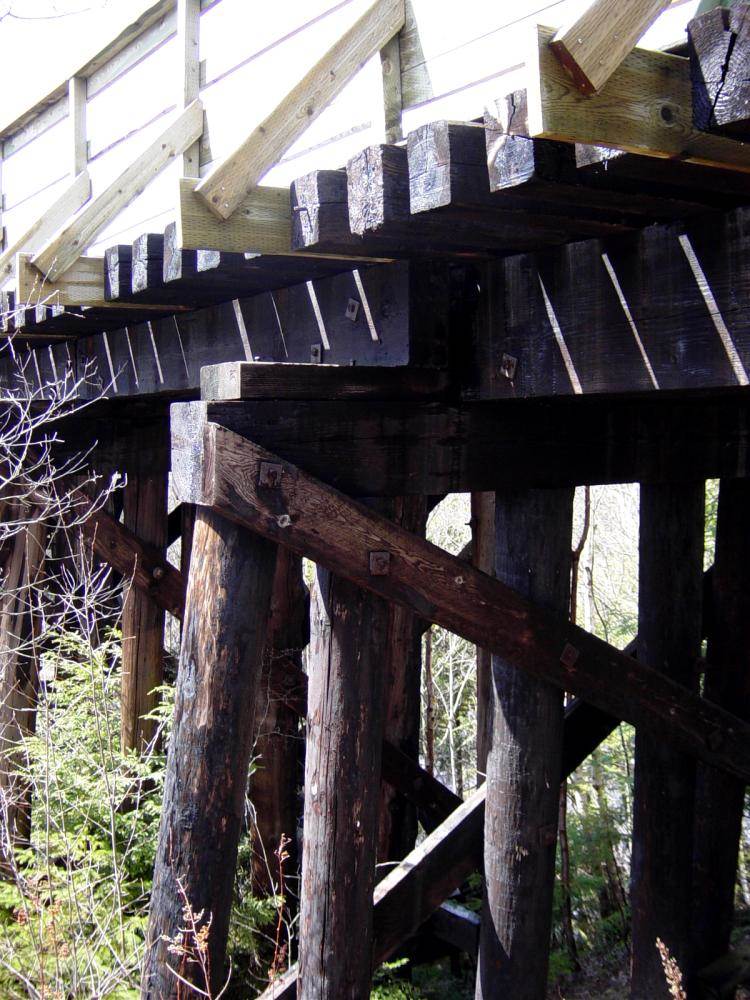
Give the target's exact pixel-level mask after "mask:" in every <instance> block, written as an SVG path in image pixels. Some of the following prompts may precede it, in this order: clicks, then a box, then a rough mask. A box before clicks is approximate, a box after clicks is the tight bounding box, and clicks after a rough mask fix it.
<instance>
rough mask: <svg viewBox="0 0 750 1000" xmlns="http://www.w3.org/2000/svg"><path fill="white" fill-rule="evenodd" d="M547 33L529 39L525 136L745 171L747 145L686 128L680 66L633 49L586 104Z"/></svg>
mask: <svg viewBox="0 0 750 1000" xmlns="http://www.w3.org/2000/svg"><path fill="white" fill-rule="evenodd" d="M554 34H555V32H554V29H553V28H547V27H536V28H535V29H534V31H533V32H532V35H531V44H530V49H529V51H528V52H527V59H526V67H527V72H528V79H527V98H528V110H529V135H530V136H532V137H534V138H543V139H559V140H561V141H563V142H580V143H586V144H589V145H593V146H611V147H614V148H615V149H624V150H627V151H629V152H633V153H641V154H643V155H645V156H657V157H678V158H680V159H682V160H687V161H689V162H691V163H701V164H705V165H706V166H712V167H731V168H732V169H734V170H742V171H745V172H748V171H750V148H749V147H748V146H746V145H744V144H742V143H739V142H734V141H733V140H731V139H726V138H724V137H722V136H714V135H709V134H707V133H705V132H699V131H698V130H696V129H695V128H694V126H693V120H692V114H691V107H692V99H691V87H690V63H689V60H688V59H685V58H682V57H680V56H673V55H669V54H667V53H664V52H656V51H651V50H648V49H634V50H633V51H632V52H631V53H630V54H629V55H628V56H627V57H626V58H625V59H624V60H623V62H622V63H621V65H620V66H619V67H618V68H617V70H616V71H615V72H614V73H613V74H612V76H611V77H610V79H609V80H608V82H607V85H606V87H604V89H603V90H602V91H600V92H599V93H597V94H593V95H592V96H590V97H586V96H584V95H582V94H581V93H580V92H579V91H578V90H577V89H576V88H575V86H574V85H573V82H572V80H571V79H570V77H569V76H568V74H567V73H566V72H565V70H564V69H563V68H562V66H561V65H560V62H559V61H558V59H557V58H556V57H555V54H554V52H553V51H552V49H551V48H550V47H549V42H550V41H551V40H552V38H553V37H554Z"/></svg>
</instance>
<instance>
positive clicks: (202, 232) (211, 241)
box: [176, 177, 292, 254]
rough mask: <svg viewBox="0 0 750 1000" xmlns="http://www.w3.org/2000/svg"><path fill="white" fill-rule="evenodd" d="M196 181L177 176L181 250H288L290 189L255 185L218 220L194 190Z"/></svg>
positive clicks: (178, 234)
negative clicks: (229, 213) (229, 215)
mask: <svg viewBox="0 0 750 1000" xmlns="http://www.w3.org/2000/svg"><path fill="white" fill-rule="evenodd" d="M197 183H198V182H197V181H196V180H194V179H192V178H186V177H183V178H181V179H180V187H179V197H178V208H177V237H176V241H177V245H178V246H179V247H180V248H181V249H183V250H220V251H224V252H227V253H263V254H288V253H290V251H291V246H292V213H291V208H290V204H289V190H288V189H287V188H279V187H258V188H255V190H254V191H252V192H251V193H250V194H247V195H245V196H244V198H243V199H242V201H241V202H240V203H239V204H238V206H237V211H236V212H235V213H234V215H233V217H232V218H231V219H230V220H229V221H227V222H224V221H223V220H222V221H219V220H218V219H217V217H216V215H215V214H214V213H212V212H211V211H209V208H208V205H207V202H206V201H205V199H203V198H201V197H199V196H198V194H196V186H197Z"/></svg>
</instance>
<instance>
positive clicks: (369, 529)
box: [180, 423, 750, 781]
mask: <svg viewBox="0 0 750 1000" xmlns="http://www.w3.org/2000/svg"><path fill="white" fill-rule="evenodd" d="M196 444H197V445H198V446H199V449H202V452H203V455H202V459H203V461H202V471H201V478H202V485H201V495H200V496H199V497H198V502H199V503H202V504H205V505H207V506H210V507H212V508H213V509H214V510H216V511H218V512H219V513H221V514H223V515H224V516H225V517H227V518H228V519H230V520H232V521H235V522H237V523H239V524H242V525H244V526H245V527H247V528H249V529H250V530H252V531H255V532H257V533H259V534H261V535H264V536H265V537H267V538H270V539H272V540H273V541H275V542H277V543H279V544H282V545H285V546H287V547H288V548H290V549H292V550H294V551H296V552H298V553H300V554H302V555H305V556H308V557H309V558H311V559H314V560H315V561H316V562H319V563H321V564H322V565H323V566H325V567H327V568H328V569H329V570H331V571H332V572H334V573H336V574H338V575H340V576H342V577H345V578H347V579H349V580H351V581H352V582H353V583H355V584H357V585H358V586H361V587H363V588H365V589H367V590H370V591H373V592H374V593H377V594H379V595H381V596H382V597H385V598H386V599H387V600H391V601H394V602H395V603H397V604H400V605H402V606H404V607H406V608H408V609H409V610H411V611H412V612H413V613H415V614H416V615H418V616H419V617H421V618H423V619H425V620H426V621H431V622H435V623H436V624H438V625H441V626H442V627H443V628H446V629H448V630H449V631H451V632H453V633H455V634H457V635H460V636H462V637H463V638H465V639H467V640H468V641H469V642H473V643H476V644H477V645H480V646H483V647H485V648H487V649H490V650H491V651H492V652H494V653H497V654H498V655H500V656H503V657H504V658H505V659H506V660H508V661H509V662H511V663H513V664H515V665H516V666H517V667H518V668H519V669H523V670H527V671H529V672H530V673H532V674H534V675H535V676H538V677H541V678H543V679H544V680H547V681H549V682H551V683H553V684H556V685H557V686H558V687H560V688H562V689H563V690H565V691H570V692H572V693H573V694H576V695H578V696H579V697H581V698H583V699H585V700H586V701H587V702H589V703H590V704H592V705H594V706H595V707H597V708H599V709H601V710H602V711H605V712H608V713H609V714H611V715H613V716H615V717H616V718H619V719H624V720H625V721H627V722H630V723H632V724H633V725H636V726H645V727H647V728H651V729H654V728H657V727H658V729H659V730H660V732H663V733H665V734H666V735H667V737H668V738H669V739H671V740H672V742H673V743H674V744H675V745H677V746H679V747H680V748H681V749H682V750H684V751H685V752H687V753H691V754H693V755H694V756H696V757H698V758H700V759H702V760H705V761H706V762H707V763H710V764H712V765H713V766H715V767H719V768H721V769H723V770H725V771H727V772H729V773H730V774H734V775H736V776H737V777H739V778H741V779H742V780H744V781H747V780H748V779H750V725H748V724H747V723H745V722H742V721H741V720H740V719H738V718H736V717H734V716H732V715H731V714H730V713H728V712H725V711H724V710H722V709H720V708H718V707H717V706H715V705H713V704H711V703H710V702H708V701H706V700H705V699H703V698H701V697H699V696H698V695H696V694H694V693H693V692H691V691H689V690H688V689H686V688H684V687H683V686H681V685H679V684H676V683H674V682H673V681H670V680H669V679H668V678H666V677H664V676H663V675H661V674H660V673H658V672H656V671H654V670H652V669H650V668H649V667H647V666H645V665H644V664H641V663H638V662H637V661H636V660H634V659H632V658H631V657H629V656H627V655H625V654H624V653H622V652H620V651H619V650H617V649H614V648H613V647H612V646H610V645H608V644H607V643H605V642H603V641H602V640H600V639H598V638H596V637H595V636H593V635H590V634H589V633H587V632H586V631H584V630H583V629H581V628H578V627H576V626H575V625H572V624H571V623H570V622H569V621H567V620H566V619H565V618H564V617H559V616H556V615H554V614H551V613H549V612H546V611H543V610H542V609H540V608H538V607H537V606H535V605H534V604H532V603H531V602H529V601H527V600H525V599H523V598H522V597H520V596H519V595H518V594H517V593H516V592H515V591H513V590H512V589H511V588H509V587H507V586H505V585H504V584H502V583H501V582H500V581H499V580H496V579H494V578H492V577H489V576H487V575H486V574H484V573H481V572H479V571H478V570H476V569H474V568H473V567H470V566H467V565H466V563H465V562H463V561H462V560H460V559H458V558H456V557H455V556H451V555H449V554H448V553H446V552H444V551H443V550H442V549H439V548H438V547H437V546H435V545H432V544H431V543H429V542H427V541H425V540H424V539H422V538H418V537H416V536H415V535H413V534H411V533H409V532H407V531H405V530H403V529H401V528H399V527H397V526H395V525H394V524H392V523H391V522H390V521H388V520H387V519H385V518H382V517H379V516H378V515H376V514H374V513H373V512H372V511H371V510H369V509H368V508H366V507H364V506H362V505H361V504H359V503H357V502H356V501H354V500H352V499H350V498H349V497H347V496H345V495H343V494H342V493H340V492H338V491H337V490H335V489H333V488H332V487H330V486H326V485H324V484H323V483H321V482H319V481H317V480H316V479H314V478H313V477H311V476H309V475H307V474H306V473H304V472H301V471H300V470H299V469H298V468H296V467H295V466H294V465H291V464H290V463H288V462H284V461H283V460H281V459H280V458H278V457H277V456H275V455H273V454H272V453H270V452H267V451H265V450H264V449H263V448H260V447H258V446H257V445H255V444H253V443H252V442H251V441H249V440H247V439H246V438H243V437H240V436H239V435H237V434H235V433H233V432H231V431H229V430H226V429H225V428H223V427H220V426H218V425H217V424H212V423H208V424H207V425H206V426H205V428H204V432H203V440H202V442H196ZM196 457H198V456H196ZM180 499H184V498H182V497H180Z"/></svg>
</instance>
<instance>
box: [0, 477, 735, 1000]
mask: <svg viewBox="0 0 750 1000" xmlns="http://www.w3.org/2000/svg"><path fill="white" fill-rule="evenodd" d="M715 498H716V489H715V486H714V485H713V484H709V490H708V503H707V511H708V518H707V553H708V555H707V562H710V557H711V545H712V540H713V530H714V528H713V525H714V523H715ZM587 502H588V503H589V504H590V507H589V523H588V525H587V523H586V514H585V509H584V507H585V503H587ZM637 512H638V494H637V490H636V489H633V488H629V487H627V488H626V487H609V488H606V489H605V488H601V489H597V490H592V491H591V494H590V498H589V500H588V501H586V500H585V498H584V496H583V494H581V495H580V496H579V497H578V503H577V508H576V526H575V529H574V539H573V541H574V542H575V541H577V540H578V539H579V538H580V537H582V532H584V528H585V538H584V539H583V541H584V544H583V545H582V546H581V554H580V562H579V572H578V591H577V602H576V607H577V614H578V621H579V623H580V624H581V625H582V626H583V627H585V628H588V629H590V630H591V631H593V632H595V633H596V634H598V635H600V636H602V637H603V638H606V639H607V640H608V641H610V642H613V643H614V644H616V645H618V646H624V645H626V643H627V642H628V641H629V640H630V639H632V637H633V635H634V634H635V630H636V618H637V606H636V600H637V588H636V580H637V547H636V538H637V530H636V525H637ZM469 521H470V510H469V504H468V498H467V497H463V496H462V497H457V496H454V497H450V498H448V500H447V501H446V502H444V503H443V504H441V505H440V506H439V507H438V508H437V509H436V511H435V512H434V514H433V516H432V519H431V523H430V528H429V531H430V537H431V538H432V540H434V541H436V542H437V543H438V544H440V545H442V546H444V547H445V548H447V549H449V550H451V551H453V552H454V553H458V552H459V551H460V550H461V549H462V547H463V546H464V545H465V544H466V542H467V541H468V539H469V534H470V531H469ZM93 603H95V602H92V601H89V603H88V604H86V601H84V605H86V607H87V608H88V610H89V611H91V614H89V613H88V611H87V612H86V613H85V614H78V616H77V617H76V616H73V620H71V618H70V616H67V618H66V616H62V618H61V619H60V621H61V622H62V623H63V625H60V626H59V627H58V625H57V624H56V619H55V618H54V616H52V617H50V619H49V621H48V627H47V628H46V630H45V631H44V634H43V641H42V644H41V648H42V655H41V661H40V674H39V700H38V706H37V711H36V722H35V726H32V727H30V731H29V733H27V734H26V735H25V736H24V738H23V740H22V742H21V743H20V745H17V746H14V749H13V756H12V765H13V770H14V773H15V784H14V786H13V789H12V793H13V797H14V799H15V800H16V802H19V801H20V802H22V803H26V806H27V807H30V808H29V809H28V812H29V815H30V826H29V830H28V836H27V838H26V841H25V843H24V844H23V845H22V846H21V847H20V848H17V849H16V850H15V851H14V852H13V851H9V850H7V844H6V845H0V846H2V847H3V848H4V849H3V850H2V857H3V858H5V861H4V867H3V869H2V871H0V876H1V877H0V997H3V998H6V997H7V998H8V1000H16V998H18V1000H21V998H34V1000H37V998H39V1000H51V998H54V1000H58V998H59V1000H78V998H80V1000H94V998H97V1000H99V998H115V1000H131V998H136V997H138V995H139V974H140V964H141V959H142V954H143V948H144V942H145V933H146V922H147V911H148V904H149V897H150V889H151V878H152V870H153V864H154V856H155V852H156V842H157V833H158V826H159V813H160V804H161V796H162V790H163V781H164V769H165V760H166V754H167V753H168V752H169V739H170V717H171V711H172V700H173V687H172V685H171V684H166V685H165V686H164V688H163V689H162V690H161V692H160V693H161V699H160V708H159V709H158V712H157V713H156V715H155V721H156V722H157V723H158V729H157V735H156V737H155V738H154V740H153V742H152V744H151V745H150V746H149V747H148V749H147V751H146V752H145V753H142V754H141V755H140V756H139V755H137V754H135V753H132V752H124V751H123V750H122V748H121V744H120V671H121V663H120V652H121V636H120V634H119V633H118V631H117V630H116V629H115V628H112V627H111V616H110V617H109V619H107V620H108V621H109V622H110V624H109V625H108V626H105V624H104V620H105V618H106V616H99V618H97V615H96V614H95V613H94V611H93V610H91V609H92V607H93ZM92 622H93V624H92ZM476 708H477V691H476V670H475V651H474V648H473V647H472V646H470V645H469V644H468V643H466V642H464V641H463V640H460V639H458V638H456V637H455V636H453V635H450V634H448V633H446V632H444V631H443V630H440V629H438V628H435V627H433V628H432V629H431V630H430V631H429V633H427V636H426V638H425V656H424V658H423V678H422V746H421V760H422V763H423V765H424V766H425V767H427V768H428V769H430V770H431V771H433V773H434V774H435V775H436V776H437V777H439V778H440V780H442V781H443V782H444V783H445V784H447V785H449V786H450V787H451V788H453V789H454V790H455V791H456V792H457V793H458V794H460V795H464V796H465V795H467V794H469V793H470V792H471V790H472V789H473V788H474V787H475V786H476V784H477V780H478V775H477V768H476V749H475V748H476ZM633 755H634V734H633V731H632V729H631V728H630V727H628V726H624V725H623V726H620V727H618V728H617V729H616V730H615V731H614V733H613V734H612V735H611V736H610V737H609V738H608V739H607V740H605V741H604V743H602V744H601V746H600V747H599V748H598V750H597V751H596V752H595V753H594V754H592V755H591V756H590V757H589V758H588V759H587V760H586V762H585V763H584V764H583V765H582V766H581V767H580V768H579V769H578V770H577V771H576V772H575V773H574V774H573V775H572V776H571V777H570V779H569V780H568V783H567V799H566V802H567V840H568V849H569V854H570V866H569V867H570V875H569V877H568V879H567V884H566V883H565V880H564V879H563V870H562V868H561V867H560V866H558V869H559V870H558V879H557V885H556V893H555V909H554V919H553V934H552V959H551V965H550V996H555V997H568V998H573V997H588V996H591V997H593V996H597V997H606V996H610V995H611V996H617V995H622V991H623V990H625V989H626V980H625V978H624V977H625V973H626V970H627V966H628V960H629V939H630V912H629V903H628V879H629V869H630V836H631V831H632V812H633V801H632V795H633V789H632V775H633ZM251 770H252V769H251ZM481 777H482V776H481V775H479V780H481ZM4 801H6V802H7V795H6V799H4ZM251 822H252V810H251V807H250V804H249V802H248V808H247V828H248V829H249V827H250V825H251ZM6 827H7V824H6ZM558 858H559V852H558ZM289 875H290V881H289V885H291V886H293V885H294V875H293V873H289ZM566 895H568V896H569V898H570V918H569V919H570V921H571V926H570V928H566V920H568V917H567V916H566V907H565V905H564V903H565V898H566ZM456 901H457V902H458V903H460V904H461V905H463V906H465V907H467V908H468V909H472V910H475V911H478V910H479V909H480V906H481V882H480V879H479V877H478V876H474V877H472V878H471V879H469V880H468V881H467V882H466V884H465V885H464V886H462V887H461V891H460V892H459V893H458V894H457V897H456ZM738 902H739V903H740V904H741V905H742V906H745V907H747V905H748V903H750V841H749V840H748V839H747V836H745V838H744V839H743V844H742V847H741V864H740V872H739V880H738ZM293 910H294V905H293V900H290V899H286V900H285V899H283V898H281V897H280V896H278V897H277V896H271V897H266V898H258V897H256V896H255V895H254V894H253V886H252V864H251V841H250V837H249V835H248V830H247V829H246V831H245V834H244V835H243V839H242V842H241V844H240V852H239V864H238V872H237V878H236V883H235V902H234V910H233V914H232V922H231V929H230V958H231V966H232V972H231V977H230V979H229V982H228V986H227V989H226V992H225V993H224V996H225V997H226V998H227V1000H231V998H240V997H243V998H244V997H252V996H255V995H257V994H258V993H259V992H260V991H261V990H262V989H263V987H264V986H266V985H267V984H268V981H269V969H272V968H273V969H276V970H277V971H279V970H283V969H284V968H285V967H286V964H287V962H288V961H289V960H290V959H293V958H294V954H293V949H292V948H291V947H290V945H289V942H290V941H291V940H292V938H293V931H294V921H293V919H292V918H291V917H290V915H289V914H290V913H291V912H293ZM568 930H569V931H570V932H571V933H568V932H567V931H568ZM474 972H475V970H474V966H473V963H472V961H471V960H470V959H469V958H467V957H466V956H459V955H458V954H456V953H452V954H451V953H450V952H449V951H448V952H446V953H445V954H444V955H443V956H442V957H441V956H440V955H435V956H433V957H432V959H431V960H430V961H429V962H426V963H422V962H416V961H414V960H413V956H412V955H410V954H407V955H405V956H401V957H397V958H396V959H395V960H394V961H392V962H390V963H388V964H387V965H386V966H384V967H383V968H381V969H380V970H378V972H377V974H376V978H375V982H374V986H373V996H374V997H376V998H378V1000H444V998H452V1000H460V998H462V997H467V998H468V997H472V996H473V995H474ZM618 990H619V991H620V992H619V993H618ZM191 995H192V994H191ZM196 995H197V994H196Z"/></svg>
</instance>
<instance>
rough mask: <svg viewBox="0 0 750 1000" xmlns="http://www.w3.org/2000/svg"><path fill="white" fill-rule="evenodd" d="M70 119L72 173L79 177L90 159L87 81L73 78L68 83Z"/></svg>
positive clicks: (79, 77) (80, 77)
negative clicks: (87, 128) (87, 126)
mask: <svg viewBox="0 0 750 1000" xmlns="http://www.w3.org/2000/svg"><path fill="white" fill-rule="evenodd" d="M68 118H69V120H70V140H71V142H70V147H71V148H70V152H71V162H70V172H71V174H72V175H73V177H77V176H78V174H80V173H81V171H82V170H85V169H86V164H87V163H88V159H89V149H88V133H87V130H86V79H85V77H82V76H72V77H71V78H70V80H69V81H68Z"/></svg>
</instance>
